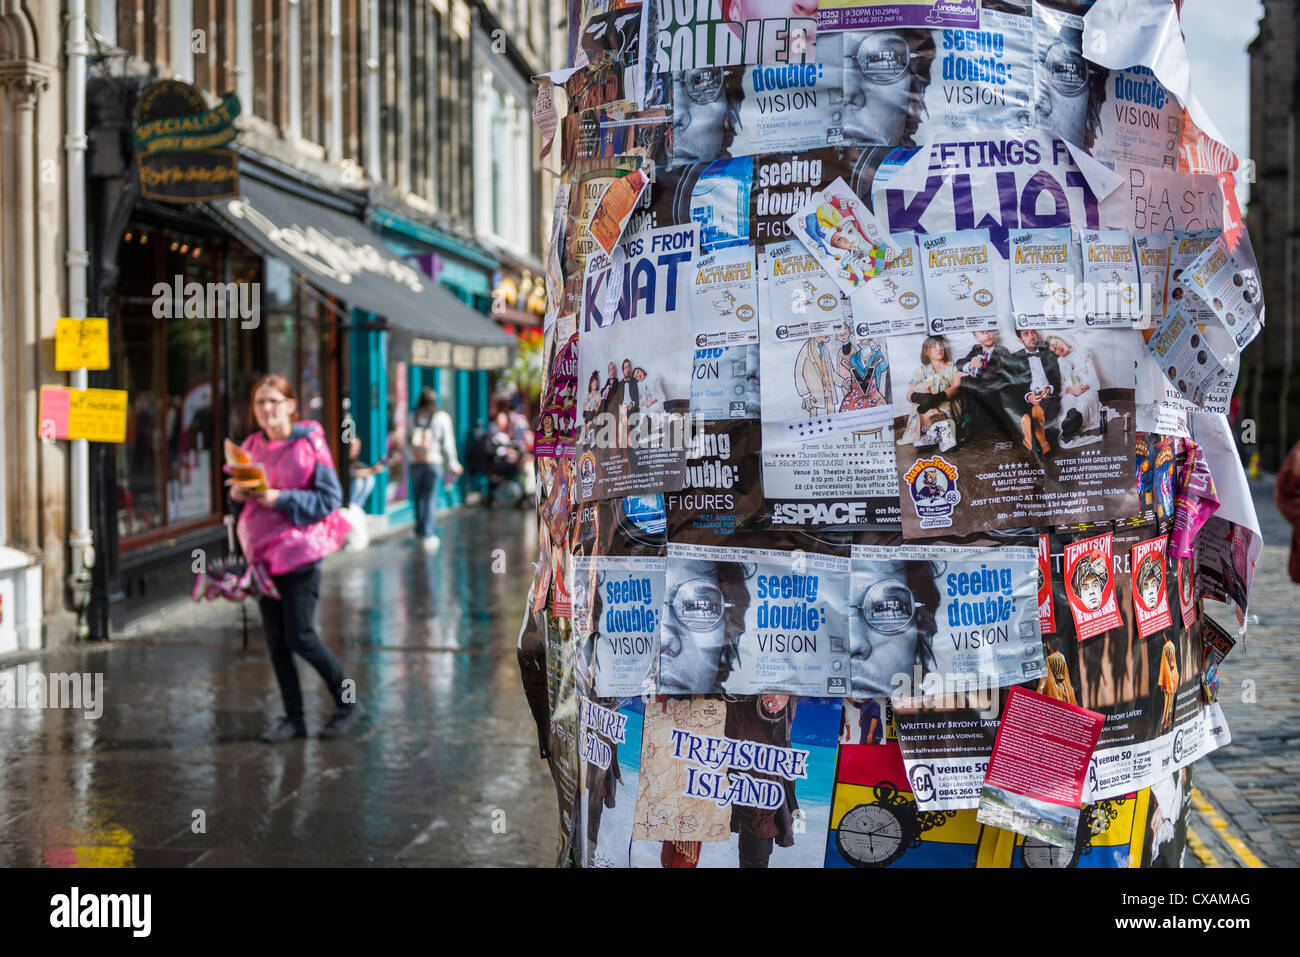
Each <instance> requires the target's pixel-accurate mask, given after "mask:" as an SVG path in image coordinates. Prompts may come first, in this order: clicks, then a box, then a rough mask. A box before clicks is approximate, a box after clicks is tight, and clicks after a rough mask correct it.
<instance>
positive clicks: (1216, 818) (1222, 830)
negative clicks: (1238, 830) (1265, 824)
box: [1192, 788, 1264, 867]
mask: <svg viewBox="0 0 1300 957" xmlns="http://www.w3.org/2000/svg"><path fill="white" fill-rule="evenodd" d="M1192 805H1193V806H1194V807H1195V808H1196V810H1198V811H1200V812H1201V813H1202V814H1203V815H1205V819H1206V820H1207V821H1209V822H1210V826H1211V827H1213V828H1214V829H1215V830H1216V831H1218V832H1219V836H1220V837H1221V838H1223V840H1224V843H1226V844H1227V845H1228V846H1229V847H1230V848H1232V852H1233V853H1234V854H1236V855H1237V856H1238V857H1239V858H1241V860H1242V862H1243V863H1245V865H1246V866H1247V867H1263V866H1264V862H1263V861H1261V860H1260V859H1259V858H1258V857H1256V856H1255V855H1254V854H1253V853H1252V852H1251V850H1250V848H1249V847H1247V846H1246V842H1245V841H1243V840H1242V839H1241V838H1239V837H1237V835H1235V834H1233V833H1232V832H1231V831H1230V830H1228V822H1227V821H1225V820H1224V819H1223V818H1222V817H1221V816H1220V815H1219V812H1218V811H1216V810H1215V809H1214V805H1212V804H1211V803H1210V802H1209V801H1207V800H1206V799H1205V796H1204V795H1202V794H1201V792H1200V789H1199V788H1192Z"/></svg>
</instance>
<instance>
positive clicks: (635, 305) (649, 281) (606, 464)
mask: <svg viewBox="0 0 1300 957" xmlns="http://www.w3.org/2000/svg"><path fill="white" fill-rule="evenodd" d="M697 247H698V242H697V227H696V226H695V224H694V223H692V224H691V225H689V226H667V227H663V228H660V229H654V230H649V231H647V232H644V233H640V234H637V235H634V236H632V237H630V238H628V239H626V240H624V241H623V242H621V243H619V245H618V246H616V247H615V248H614V254H613V255H612V256H606V255H605V254H604V253H603V252H600V251H599V250H598V251H596V252H594V253H592V254H591V255H590V257H589V258H588V261H587V270H586V275H585V277H584V279H583V288H582V312H581V316H580V321H579V336H578V380H579V383H580V385H579V389H580V390H581V392H582V396H583V398H582V435H581V439H580V442H579V448H578V466H577V467H578V481H579V485H580V487H581V493H582V494H581V498H582V500H583V501H588V500H590V499H596V498H608V497H609V496H611V495H631V494H643V493H652V492H662V491H665V490H668V489H676V488H680V487H681V481H682V474H681V468H682V460H683V458H684V454H685V450H684V447H683V445H682V443H681V442H680V441H678V440H677V436H676V433H677V432H679V431H680V429H681V427H682V424H683V420H684V419H685V413H686V412H687V411H688V409H689V407H690V398H691V362H692V359H693V357H694V354H695V349H694V345H693V343H692V333H691V293H690V282H691V275H692V270H691V266H690V264H691V262H692V261H693V260H694V259H695V257H696V255H697ZM597 386H599V388H597Z"/></svg>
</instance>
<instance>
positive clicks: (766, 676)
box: [658, 543, 849, 697]
mask: <svg viewBox="0 0 1300 957" xmlns="http://www.w3.org/2000/svg"><path fill="white" fill-rule="evenodd" d="M844 551H846V552H847V549H844ZM848 577H849V559H848V555H847V554H844V555H833V554H824V553H817V552H805V551H787V550H784V549H774V548H739V547H735V546H733V545H728V546H714V545H682V544H677V543H671V544H669V546H668V572H667V585H666V589H665V594H664V615H663V626H662V631H661V635H660V657H659V688H658V691H659V693H660V694H713V693H718V692H725V693H727V694H763V693H767V692H780V693H783V694H799V695H808V696H822V697H826V696H843V695H844V694H846V693H847V689H848V680H849V672H848V668H849V654H848V643H849V638H848V621H847V617H846V607H845V603H846V593H847V590H848Z"/></svg>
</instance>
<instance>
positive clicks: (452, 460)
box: [409, 386, 464, 552]
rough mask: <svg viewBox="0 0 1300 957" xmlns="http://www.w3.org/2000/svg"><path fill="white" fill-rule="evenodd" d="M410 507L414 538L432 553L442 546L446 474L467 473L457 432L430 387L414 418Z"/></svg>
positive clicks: (421, 398) (413, 415)
mask: <svg viewBox="0 0 1300 957" xmlns="http://www.w3.org/2000/svg"><path fill="white" fill-rule="evenodd" d="M409 441H410V447H411V504H412V505H413V506H414V507H415V535H416V537H417V538H419V539H420V540H421V541H422V542H423V543H424V547H425V548H426V549H427V550H429V551H431V552H432V551H437V550H438V547H439V546H440V545H441V544H442V540H441V539H440V538H438V486H439V485H440V484H441V482H442V477H443V475H445V474H450V475H455V476H458V477H459V476H460V475H461V474H462V473H463V472H464V469H462V468H461V465H460V460H459V459H458V458H457V457H456V430H455V427H454V426H453V425H452V421H451V416H450V415H448V414H447V413H446V412H444V411H443V410H441V409H439V408H438V393H436V392H434V391H433V389H430V388H428V387H427V386H426V387H425V388H423V389H421V390H420V402H419V404H418V405H417V406H416V407H415V411H414V412H413V413H412V414H411V437H410V440H409Z"/></svg>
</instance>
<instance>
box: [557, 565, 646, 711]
mask: <svg viewBox="0 0 1300 957" xmlns="http://www.w3.org/2000/svg"><path fill="white" fill-rule="evenodd" d="M571 566H572V569H573V587H572V589H571V590H570V594H571V596H572V600H573V636H574V640H575V642H577V648H578V652H577V653H578V659H579V667H580V668H581V669H582V671H583V676H582V679H580V682H579V683H580V686H581V687H583V689H584V690H586V689H588V688H589V689H590V693H591V694H594V695H595V696H597V697H601V698H607V697H612V696H628V695H641V694H647V693H649V692H651V691H653V690H654V686H655V677H654V671H655V668H656V667H657V666H658V664H659V619H660V616H661V615H662V614H663V596H664V573H665V570H666V569H667V559H665V558H663V557H655V556H630V555H599V554H593V555H577V554H575V555H574V556H573V560H572V562H571ZM583 679H585V680H583Z"/></svg>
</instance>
